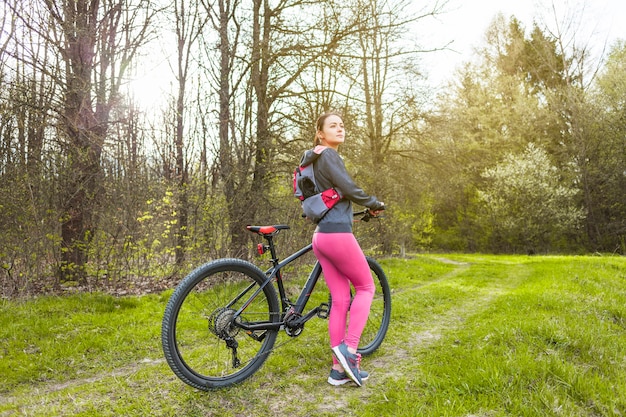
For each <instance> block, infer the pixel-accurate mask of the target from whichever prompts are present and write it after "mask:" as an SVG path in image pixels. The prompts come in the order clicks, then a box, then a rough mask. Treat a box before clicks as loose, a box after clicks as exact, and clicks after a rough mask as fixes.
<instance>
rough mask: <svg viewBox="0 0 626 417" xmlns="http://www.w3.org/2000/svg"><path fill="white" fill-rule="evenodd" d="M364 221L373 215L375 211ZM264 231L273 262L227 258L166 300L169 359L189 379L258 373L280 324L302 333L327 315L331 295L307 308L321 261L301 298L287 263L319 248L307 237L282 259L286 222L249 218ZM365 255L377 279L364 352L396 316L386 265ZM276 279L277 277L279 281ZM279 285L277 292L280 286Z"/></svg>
mask: <svg viewBox="0 0 626 417" xmlns="http://www.w3.org/2000/svg"><path fill="white" fill-rule="evenodd" d="M354 215H355V216H359V215H363V218H362V219H361V220H362V221H369V220H370V219H371V218H374V217H375V216H373V215H372V214H370V213H369V211H367V210H364V211H361V212H357V213H354ZM247 229H248V230H249V231H250V232H253V233H256V234H258V235H260V236H262V237H263V238H264V239H265V240H266V241H267V243H259V244H258V246H257V249H258V252H259V254H261V255H262V254H264V253H266V252H267V251H269V253H270V255H271V265H272V266H271V267H270V268H269V269H268V270H267V271H265V272H263V271H262V270H261V269H260V268H259V267H257V266H256V265H254V264H253V263H251V262H248V261H245V260H242V259H236V258H225V259H218V260H214V261H211V262H208V263H206V264H204V265H202V266H200V267H198V268H196V269H195V270H194V271H192V272H191V273H189V275H187V276H186V277H185V278H184V279H183V280H182V281H181V282H180V283H179V284H178V286H177V287H176V289H175V290H174V292H173V293H172V296H171V297H170V299H169V301H168V303H167V306H166V308H165V314H164V316H163V323H162V328H161V342H162V345H163V352H164V354H165V359H166V360H167V363H168V365H169V366H170V368H171V369H172V371H174V374H176V376H177V377H178V378H180V379H181V380H182V381H183V382H185V383H187V384H188V385H190V386H192V387H194V388H198V389H200V390H204V391H209V390H211V389H216V388H223V387H227V386H230V385H233V384H237V383H240V382H242V381H244V380H245V379H247V378H249V377H250V376H252V375H253V374H254V373H255V372H256V371H257V370H258V369H259V368H260V367H261V366H262V365H263V363H264V362H265V360H266V359H267V357H268V355H269V354H270V353H271V352H272V350H273V347H274V343H275V341H276V338H277V335H278V332H279V331H280V330H284V331H285V333H286V334H287V335H289V336H291V337H297V336H299V335H300V334H302V331H303V330H304V325H305V323H306V322H308V321H309V320H310V319H312V318H313V317H319V318H322V319H326V318H328V314H329V312H330V306H331V303H332V298H331V297H329V299H328V303H326V302H323V303H321V304H320V305H318V306H315V307H314V308H312V309H311V310H310V311H308V312H306V313H305V309H306V305H307V302H308V301H309V299H310V297H311V294H312V292H313V289H314V288H315V284H316V283H317V281H318V279H319V277H320V274H321V272H322V268H321V266H320V264H319V262H316V263H315V265H314V267H313V270H312V271H311V272H310V274H309V277H308V279H307V280H306V282H305V284H304V287H303V288H302V291H301V292H300V294H299V295H298V298H297V300H296V302H295V303H294V302H291V300H290V299H289V298H288V296H287V295H286V290H285V285H284V283H283V276H282V273H281V270H282V269H283V268H284V267H285V266H286V265H289V264H290V263H292V262H294V261H295V260H296V259H298V258H300V257H301V256H303V255H305V254H306V253H308V252H310V251H311V250H312V249H313V246H312V244H309V245H307V246H305V247H303V248H302V249H300V250H298V251H296V252H295V253H293V254H291V255H289V256H288V257H287V258H285V259H284V260H282V261H280V260H279V258H278V256H277V251H276V246H275V244H274V237H275V236H276V235H277V234H278V233H280V232H281V231H283V230H287V229H289V226H288V225H284V224H279V225H272V226H247ZM367 262H368V264H369V266H370V270H371V271H372V273H373V276H374V283H375V285H376V293H375V298H374V301H373V303H372V307H371V310H370V315H369V319H368V322H367V325H366V327H365V330H364V331H363V334H362V336H361V347H360V348H359V350H358V351H359V353H361V355H364V356H365V355H369V354H371V353H373V352H374V351H375V350H376V349H378V347H379V346H380V345H381V343H382V342H383V339H384V338H385V334H386V333H387V328H388V327H389V321H390V317H391V291H390V288H389V283H388V281H387V277H386V276H385V273H384V271H383V269H382V267H381V266H380V265H379V264H378V263H377V262H376V261H375V260H374V259H372V258H371V257H367ZM273 281H275V284H273ZM276 290H278V294H277V292H276Z"/></svg>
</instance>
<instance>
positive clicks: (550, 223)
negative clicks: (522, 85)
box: [478, 143, 583, 253]
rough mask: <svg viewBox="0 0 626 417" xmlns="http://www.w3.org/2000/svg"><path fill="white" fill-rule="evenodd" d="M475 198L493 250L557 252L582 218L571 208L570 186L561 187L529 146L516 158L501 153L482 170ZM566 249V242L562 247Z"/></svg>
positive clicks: (556, 173)
mask: <svg viewBox="0 0 626 417" xmlns="http://www.w3.org/2000/svg"><path fill="white" fill-rule="evenodd" d="M482 175H483V177H484V178H485V179H486V180H487V183H486V184H485V186H484V187H483V188H482V189H480V190H479V191H478V195H479V197H480V198H481V200H482V201H483V202H484V204H485V210H484V211H483V213H484V215H483V218H482V221H483V222H484V223H486V224H488V225H489V226H488V227H486V228H485V230H489V231H490V233H491V242H492V248H493V249H494V250H496V251H507V252H508V251H513V252H520V251H523V252H530V253H535V252H540V251H541V252H545V251H549V250H551V249H555V248H556V249H562V247H559V245H563V243H564V242H567V241H568V240H570V237H571V236H572V235H575V234H576V233H575V232H576V229H577V227H578V225H579V224H580V221H581V220H582V219H583V212H582V210H581V208H580V207H576V204H575V201H576V200H575V199H574V196H575V195H576V193H577V192H578V190H577V188H576V187H575V185H574V184H571V185H570V186H567V185H564V184H563V183H562V181H561V178H560V175H559V169H558V168H557V167H556V166H554V165H552V163H551V162H550V160H549V157H548V154H547V153H546V152H545V151H544V150H542V149H541V148H539V147H536V146H535V145H533V144H532V143H529V144H528V146H527V148H526V149H525V150H524V152H523V153H522V154H521V155H516V154H512V153H511V154H507V155H506V156H505V158H504V160H503V161H502V162H500V163H498V164H497V165H496V166H495V167H493V168H489V169H486V170H485V171H484V172H483V174H482ZM565 247H567V244H566V245H565Z"/></svg>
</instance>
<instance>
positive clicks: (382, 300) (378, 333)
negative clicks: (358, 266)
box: [358, 257, 391, 356]
mask: <svg viewBox="0 0 626 417" xmlns="http://www.w3.org/2000/svg"><path fill="white" fill-rule="evenodd" d="M367 263H368V264H369V266H370V271H371V272H372V278H373V279H374V285H375V286H376V293H375V294H374V300H373V301H372V307H371V308H370V314H369V317H368V319H367V324H366V325H365V329H364V330H363V333H362V334H361V341H360V343H359V349H358V352H359V353H360V354H361V355H363V356H367V355H371V354H372V353H374V352H375V351H376V349H378V348H379V347H380V345H381V344H382V343H383V340H384V339H385V335H386V334H387V329H388V328H389V322H390V320H391V289H390V288H389V282H388V281H387V276H386V275H385V272H384V271H383V268H382V267H381V266H380V264H379V263H378V262H376V261H375V260H374V259H373V258H370V257H367Z"/></svg>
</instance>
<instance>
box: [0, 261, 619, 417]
mask: <svg viewBox="0 0 626 417" xmlns="http://www.w3.org/2000/svg"><path fill="white" fill-rule="evenodd" d="M381 263H382V264H383V267H384V268H385V270H386V272H387V274H388V276H389V279H390V282H391V286H392V288H393V292H394V294H393V317H392V323H391V327H390V330H389V333H388V336H387V338H386V340H385V343H384V344H383V346H382V347H381V349H379V351H378V352H376V353H375V354H374V355H373V356H371V357H368V358H365V359H364V360H363V367H364V368H365V369H366V370H368V371H369V372H370V373H371V374H372V375H371V377H370V379H369V380H368V381H367V382H366V384H365V386H364V387H363V388H360V389H359V388H355V387H353V386H344V387H339V388H335V387H331V386H330V385H328V384H327V383H326V377H327V375H328V370H329V364H330V352H329V348H328V341H327V334H326V322H325V321H322V320H318V319H315V320H312V321H311V322H309V323H308V324H307V326H306V328H305V331H304V333H303V334H302V335H301V336H300V337H298V338H290V337H288V336H286V335H285V334H283V333H281V334H280V335H279V338H278V341H277V348H276V350H275V352H274V353H273V354H272V355H271V356H270V358H269V359H268V361H267V362H266V364H265V365H264V366H263V367H262V368H261V370H260V371H259V372H258V373H257V374H255V375H254V376H253V377H252V378H250V379H249V380H247V381H246V382H245V383H243V384H241V385H238V386H235V387H232V388H228V389H223V390H218V391H212V392H208V393H207V392H200V391H197V390H195V389H192V388H190V387H188V386H187V385H185V384H183V383H182V382H181V381H179V380H178V379H177V378H176V377H175V376H174V374H173V373H172V372H171V371H170V369H169V367H168V366H167V364H166V363H165V361H164V360H163V355H162V351H161V346H160V324H161V318H162V314H163V310H164V307H165V304H166V302H167V299H168V297H169V294H170V293H169V292H166V293H164V294H162V295H151V296H143V297H134V298H115V297H111V296H107V295H101V294H95V295H94V294H84V295H75V296H69V297H65V298H56V297H41V298H37V299H34V300H28V301H2V302H1V304H0V375H1V376H2V377H1V378H0V416H5V415H7V416H8V415H10V416H13V415H18V416H19V415H24V416H51V415H67V416H69V415H72V416H92V415H98V416H120V415H125V416H147V415H150V416H175V415H176V416H180V415H185V416H225V417H228V416H233V417H234V416H279V415H281V416H282V415H291V416H333V415H343V416H359V417H360V416H377V417H380V416H464V417H469V416H474V417H478V416H481V417H494V416H568V417H569V416H623V415H626V411H625V410H626V319H625V317H626V258H619V257H591V256H589V257H583V256H580V257H560V256H551V257H527V256H489V255H424V256H418V257H416V258H414V259H410V260H401V259H389V260H384V261H382V262H381ZM291 275H293V274H291ZM287 279H290V278H289V277H287ZM296 287H297V286H296Z"/></svg>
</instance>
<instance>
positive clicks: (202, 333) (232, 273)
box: [161, 258, 280, 391]
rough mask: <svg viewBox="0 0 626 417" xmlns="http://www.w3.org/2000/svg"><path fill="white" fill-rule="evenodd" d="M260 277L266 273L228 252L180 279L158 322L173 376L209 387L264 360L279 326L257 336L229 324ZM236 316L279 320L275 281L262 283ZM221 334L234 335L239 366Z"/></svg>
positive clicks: (238, 377) (238, 378)
mask: <svg viewBox="0 0 626 417" xmlns="http://www.w3.org/2000/svg"><path fill="white" fill-rule="evenodd" d="M265 280H266V276H265V273H264V272H263V271H261V270H260V269H259V268H258V267H256V266H255V265H253V264H251V263H249V262H246V261H244V260H241V259H230V258H227V259H220V260H216V261H212V262H209V263H206V264H204V265H202V266H200V267H198V268H196V269H195V270H194V271H192V272H191V273H190V274H189V275H187V276H186V277H185V278H184V279H183V280H182V281H181V282H180V284H179V285H178V286H177V287H176V289H175V290H174V292H173V293H172V296H171V297H170V299H169V301H168V303H167V306H166V308H165V313H164V315H163V323H162V327H161V343H162V347H163V352H164V354H165V359H166V361H167V363H168V365H169V366H170V368H171V369H172V371H174V374H176V376H177V377H178V378H180V379H181V380H182V381H183V382H185V383H186V384H188V385H190V386H192V387H194V388H198V389H200V390H203V391H209V390H211V389H216V388H223V387H227V386H230V385H233V384H237V383H240V382H242V381H244V380H245V379H247V378H249V377H250V376H252V375H253V374H254V373H255V372H256V371H257V370H258V369H259V368H260V367H261V365H263V363H264V362H265V360H266V359H267V356H268V355H269V353H270V352H271V350H272V348H273V346H274V343H275V341H276V336H277V333H278V330H266V331H264V333H261V334H263V335H264V337H263V338H262V340H257V339H255V338H253V337H251V336H250V335H249V334H248V333H247V332H245V331H244V330H243V329H241V328H239V327H237V326H236V325H234V324H233V320H232V314H233V313H234V312H235V311H237V310H238V309H239V308H240V307H241V306H242V305H243V303H245V302H246V301H247V300H248V299H249V296H250V295H252V294H253V292H254V291H255V290H257V289H259V288H260V285H261V284H262V283H263V282H264V281H265ZM246 288H247V291H246V292H245V295H244V296H242V297H241V298H239V299H237V297H236V295H237V294H241V293H242V292H243V290H244V289H246ZM233 300H234V301H233ZM230 302H233V304H232V305H229V304H228V303H230ZM240 319H241V320H250V319H253V320H255V321H256V320H261V321H269V322H277V321H279V320H280V308H279V303H278V297H277V296H276V291H275V289H274V286H273V285H271V284H269V285H266V286H265V287H264V288H263V291H261V292H260V293H259V295H258V296H257V297H256V298H255V299H254V301H252V303H251V304H250V305H249V306H247V307H246V309H245V310H244V312H243V313H242V315H241V316H240ZM220 335H221V336H220ZM255 336H257V337H258V336H259V334H255ZM226 339H229V340H235V341H236V344H237V355H236V356H237V357H238V358H239V360H240V362H241V364H240V366H236V365H235V364H234V357H233V349H231V348H229V347H228V346H227V343H226Z"/></svg>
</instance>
